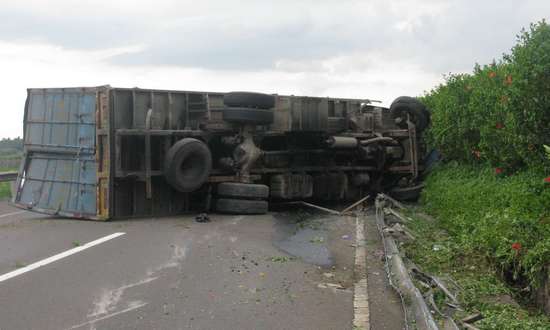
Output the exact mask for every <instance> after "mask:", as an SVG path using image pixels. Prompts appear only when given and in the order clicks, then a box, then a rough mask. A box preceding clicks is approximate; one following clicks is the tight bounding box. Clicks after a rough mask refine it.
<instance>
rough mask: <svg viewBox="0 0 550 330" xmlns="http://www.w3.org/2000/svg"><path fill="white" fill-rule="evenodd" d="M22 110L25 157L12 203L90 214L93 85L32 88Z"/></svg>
mask: <svg viewBox="0 0 550 330" xmlns="http://www.w3.org/2000/svg"><path fill="white" fill-rule="evenodd" d="M25 111H26V120H25V123H24V129H25V145H24V148H25V149H24V150H25V157H24V160H23V162H24V163H23V164H24V166H21V173H19V176H20V180H19V183H20V184H19V187H18V192H17V194H16V196H15V199H14V201H15V203H16V204H17V205H19V206H24V207H26V208H29V209H31V210H35V211H38V212H44V213H49V214H60V215H66V216H73V217H79V218H95V217H96V215H97V212H96V209H97V205H96V204H97V203H96V171H97V162H96V160H95V144H96V141H95V140H96V127H95V118H96V114H95V112H96V90H95V89H91V88H86V89H84V88H70V89H31V90H29V92H28V102H27V107H26V109H25Z"/></svg>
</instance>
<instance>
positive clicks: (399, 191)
mask: <svg viewBox="0 0 550 330" xmlns="http://www.w3.org/2000/svg"><path fill="white" fill-rule="evenodd" d="M422 188H424V184H423V183H421V184H419V185H416V186H412V187H405V188H393V189H391V190H390V192H389V195H390V196H391V197H393V198H395V199H397V200H398V201H409V202H416V201H417V200H418V199H419V198H420V193H421V192H422Z"/></svg>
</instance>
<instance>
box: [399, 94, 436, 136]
mask: <svg viewBox="0 0 550 330" xmlns="http://www.w3.org/2000/svg"><path fill="white" fill-rule="evenodd" d="M390 114H391V116H392V118H394V119H395V118H400V119H401V122H400V123H399V124H398V125H399V126H400V127H403V128H405V127H407V120H406V119H407V114H408V115H409V116H410V117H411V121H412V122H413V123H414V124H415V125H416V130H417V131H419V132H422V131H423V130H424V129H426V127H428V125H429V124H430V112H429V111H428V109H427V108H426V106H425V105H424V104H423V103H422V102H420V101H419V100H417V99H416V98H414V97H410V96H400V97H398V98H396V99H395V100H394V101H393V102H392V104H391V105H390Z"/></svg>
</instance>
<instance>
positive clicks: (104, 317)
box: [69, 303, 147, 330]
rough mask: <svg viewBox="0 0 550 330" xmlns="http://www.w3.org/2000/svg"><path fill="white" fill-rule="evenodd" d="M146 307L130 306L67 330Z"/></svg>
mask: <svg viewBox="0 0 550 330" xmlns="http://www.w3.org/2000/svg"><path fill="white" fill-rule="evenodd" d="M145 305H147V303H140V304H138V305H135V306H130V307H128V308H126V309H123V310H121V311H118V312H114V313H111V314H109V315H105V316H102V317H98V318H95V319H93V320H90V321H87V322H84V323H80V324H77V325H73V326H72V327H70V328H69V330H72V329H77V328H80V327H83V326H85V325H89V324H94V323H96V322H97V321H101V320H105V319H109V318H111V317H113V316H117V315H120V314H124V313H128V312H131V311H133V310H134V309H138V308H141V307H143V306H145Z"/></svg>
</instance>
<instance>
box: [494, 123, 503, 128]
mask: <svg viewBox="0 0 550 330" xmlns="http://www.w3.org/2000/svg"><path fill="white" fill-rule="evenodd" d="M495 127H496V128H497V129H501V128H504V124H503V123H497V124H496V125H495Z"/></svg>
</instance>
